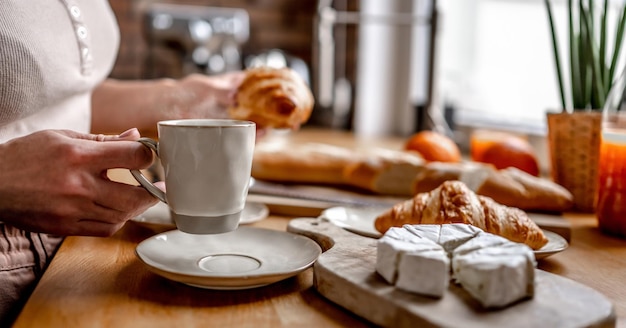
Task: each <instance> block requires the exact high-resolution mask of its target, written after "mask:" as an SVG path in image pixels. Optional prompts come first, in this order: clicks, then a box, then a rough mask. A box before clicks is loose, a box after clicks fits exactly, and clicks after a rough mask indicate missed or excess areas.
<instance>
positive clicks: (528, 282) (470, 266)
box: [452, 237, 536, 308]
mask: <svg viewBox="0 0 626 328" xmlns="http://www.w3.org/2000/svg"><path fill="white" fill-rule="evenodd" d="M479 238H480V237H479ZM476 239H478V238H476ZM535 265H536V263H535V255H534V253H533V251H532V249H531V248H530V247H528V246H526V245H524V244H519V243H514V242H508V243H505V244H500V245H496V246H494V245H492V246H487V247H485V248H480V249H475V250H474V251H470V252H467V253H465V254H455V255H454V256H453V258H452V270H453V276H454V279H455V281H456V282H458V283H460V284H461V286H463V288H464V289H465V290H466V291H467V292H469V293H470V295H472V297H474V298H475V299H476V300H478V301H479V302H480V303H481V304H482V306H484V307H486V308H498V307H504V306H507V305H509V304H511V303H514V302H516V301H518V300H521V299H523V298H526V297H531V296H533V294H534V281H535Z"/></svg>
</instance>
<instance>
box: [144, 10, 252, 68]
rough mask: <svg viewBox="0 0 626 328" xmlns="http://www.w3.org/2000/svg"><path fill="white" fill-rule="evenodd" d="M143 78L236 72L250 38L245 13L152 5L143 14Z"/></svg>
mask: <svg viewBox="0 0 626 328" xmlns="http://www.w3.org/2000/svg"><path fill="white" fill-rule="evenodd" d="M143 29H144V35H145V38H146V40H147V43H148V53H147V56H146V60H145V62H144V69H143V71H144V77H146V78H156V77H164V76H167V77H181V76H184V75H187V74H190V73H203V74H207V75H213V74H219V73H224V72H228V71H232V70H239V69H241V68H242V67H243V66H242V65H243V63H242V62H243V61H242V55H241V49H242V46H243V45H244V44H245V42H246V41H247V40H248V37H249V34H250V23H249V16H248V13H247V11H246V10H245V9H241V8H224V7H206V6H193V5H175V4H160V3H157V4H152V5H150V6H149V7H148V8H147V10H146V11H145V13H144V24H143Z"/></svg>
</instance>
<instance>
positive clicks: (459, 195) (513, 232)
mask: <svg viewBox="0 0 626 328" xmlns="http://www.w3.org/2000/svg"><path fill="white" fill-rule="evenodd" d="M446 223H466V224H471V225H473V226H476V227H478V228H481V229H482V230H484V231H486V232H490V233H493V234H497V235H500V236H502V237H504V238H507V239H509V240H511V241H514V242H519V243H525V244H526V245H528V246H529V247H531V248H532V249H540V248H541V247H543V246H544V245H545V244H547V243H548V239H547V237H546V236H545V235H544V234H543V231H542V230H541V228H539V227H538V226H537V225H536V224H535V223H534V222H533V221H532V220H531V219H530V218H529V217H528V215H527V214H526V213H525V212H524V211H522V210H520V209H518V208H514V207H509V206H504V205H502V204H498V203H497V202H495V201H494V200H493V199H491V198H489V197H485V196H480V195H477V194H476V193H474V192H473V191H471V190H470V189H469V188H468V187H467V186H466V185H465V184H464V183H462V182H461V181H446V182H444V183H443V184H441V185H440V186H439V187H437V188H436V189H434V190H432V191H430V192H426V193H419V194H417V195H415V196H414V197H413V198H412V199H409V200H406V201H404V202H401V203H398V204H396V205H395V206H393V207H391V208H390V209H389V210H387V211H386V212H384V213H382V214H381V215H379V216H378V217H376V219H375V221H374V226H375V228H376V229H377V230H378V231H379V232H380V233H383V234H384V233H385V232H386V231H387V230H388V229H389V228H391V227H401V226H403V225H405V224H446Z"/></svg>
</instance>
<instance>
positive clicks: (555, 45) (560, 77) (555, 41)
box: [544, 0, 567, 111]
mask: <svg viewBox="0 0 626 328" xmlns="http://www.w3.org/2000/svg"><path fill="white" fill-rule="evenodd" d="M544 2H545V4H546V9H547V12H548V20H549V21H550V31H551V34H552V48H553V49H554V63H555V65H556V75H557V79H558V82H559V92H560V94H561V105H562V106H563V111H567V105H566V103H565V88H564V87H563V73H562V70H561V59H560V55H559V47H558V39H557V37H556V31H555V28H554V20H553V18H552V6H551V5H550V1H549V0H544Z"/></svg>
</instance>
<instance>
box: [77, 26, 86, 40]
mask: <svg viewBox="0 0 626 328" xmlns="http://www.w3.org/2000/svg"><path fill="white" fill-rule="evenodd" d="M76 34H77V35H78V37H79V38H81V39H84V38H86V37H87V28H86V27H84V26H79V27H78V28H77V29H76Z"/></svg>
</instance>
